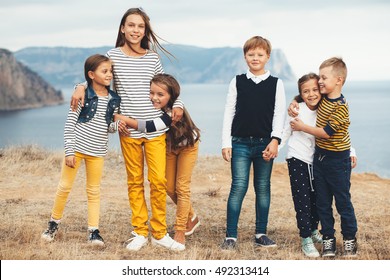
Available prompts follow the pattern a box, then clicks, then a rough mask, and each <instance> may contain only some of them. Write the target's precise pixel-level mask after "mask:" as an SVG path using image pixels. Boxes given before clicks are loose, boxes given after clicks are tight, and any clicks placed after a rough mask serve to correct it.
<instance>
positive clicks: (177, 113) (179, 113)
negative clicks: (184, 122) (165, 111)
mask: <svg viewBox="0 0 390 280" xmlns="http://www.w3.org/2000/svg"><path fill="white" fill-rule="evenodd" d="M183 114H184V110H183V109H182V108H180V107H175V108H173V109H172V116H171V118H172V123H173V124H175V123H177V122H178V121H180V120H181V118H182V117H183Z"/></svg>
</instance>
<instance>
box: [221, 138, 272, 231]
mask: <svg viewBox="0 0 390 280" xmlns="http://www.w3.org/2000/svg"><path fill="white" fill-rule="evenodd" d="M270 141H271V139H270V138H255V137H245V138H241V137H233V139H232V159H231V172H232V185H231V189H230V194H229V199H228V203H227V224H226V237H235V238H237V225H238V219H239V216H240V212H241V206H242V202H243V200H244V197H245V195H246V192H247V190H248V184H249V174H250V168H251V164H252V163H253V176H254V178H253V185H254V189H255V194H256V205H255V207H256V233H264V234H265V233H266V231H267V223H268V213H269V206H270V201H271V192H270V186H271V183H270V178H271V172H272V165H273V160H271V161H265V160H264V159H263V156H262V151H264V150H265V148H266V147H267V145H268V144H269V142H270Z"/></svg>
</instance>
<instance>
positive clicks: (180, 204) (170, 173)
mask: <svg viewBox="0 0 390 280" xmlns="http://www.w3.org/2000/svg"><path fill="white" fill-rule="evenodd" d="M198 148H199V141H198V142H196V143H195V145H194V146H193V147H183V148H179V149H178V150H173V151H170V152H167V167H166V178H167V193H168V195H169V197H170V198H171V199H172V201H173V202H174V203H175V204H176V205H177V207H176V221H175V229H176V230H183V231H185V230H186V227H187V221H188V219H190V218H192V216H193V215H194V210H193V208H192V205H191V200H190V196H191V175H192V170H193V169H194V167H195V162H196V160H197V158H198Z"/></svg>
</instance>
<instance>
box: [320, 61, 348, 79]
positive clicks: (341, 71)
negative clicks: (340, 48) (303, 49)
mask: <svg viewBox="0 0 390 280" xmlns="http://www.w3.org/2000/svg"><path fill="white" fill-rule="evenodd" d="M329 66H332V71H333V72H334V73H335V74H336V75H337V76H340V77H342V78H343V84H344V83H345V80H346V79H347V72H348V71H347V65H346V64H345V62H344V61H343V59H342V58H341V57H331V58H329V59H327V60H325V61H324V62H322V63H321V65H320V69H322V68H325V67H329Z"/></svg>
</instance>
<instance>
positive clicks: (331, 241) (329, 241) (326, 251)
mask: <svg viewBox="0 0 390 280" xmlns="http://www.w3.org/2000/svg"><path fill="white" fill-rule="evenodd" d="M322 256H323V257H334V256H336V238H325V239H324V240H323V241H322Z"/></svg>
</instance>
